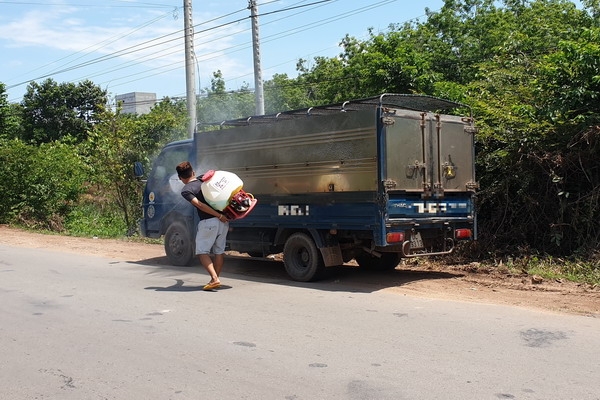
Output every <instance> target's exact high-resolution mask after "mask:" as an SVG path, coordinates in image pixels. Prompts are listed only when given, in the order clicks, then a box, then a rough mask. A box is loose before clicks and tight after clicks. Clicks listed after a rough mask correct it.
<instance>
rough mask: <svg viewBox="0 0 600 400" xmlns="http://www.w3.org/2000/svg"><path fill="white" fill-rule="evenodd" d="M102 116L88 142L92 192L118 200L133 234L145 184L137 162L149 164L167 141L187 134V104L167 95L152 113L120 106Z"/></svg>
mask: <svg viewBox="0 0 600 400" xmlns="http://www.w3.org/2000/svg"><path fill="white" fill-rule="evenodd" d="M99 118H100V121H101V122H100V123H98V124H95V125H94V126H93V128H92V130H91V132H90V133H89V136H88V140H87V141H86V143H85V146H84V149H85V150H84V152H85V154H86V158H87V160H88V163H89V165H90V167H91V168H92V171H93V173H92V175H91V176H90V183H92V185H93V186H92V188H93V190H91V194H92V195H93V196H97V199H96V201H98V202H104V203H112V204H116V205H117V207H118V208H119V210H120V211H121V213H122V216H123V219H124V221H125V225H126V226H127V230H128V233H130V234H131V233H133V232H135V230H136V228H137V227H136V224H137V220H138V218H139V217H140V215H139V214H140V212H141V209H140V207H139V201H140V196H141V191H140V189H141V188H140V186H139V182H138V181H137V180H136V179H135V177H134V175H133V164H134V162H136V161H141V162H142V163H143V164H145V166H146V167H149V165H150V161H151V158H152V156H153V155H155V154H156V153H157V152H158V151H159V149H160V148H161V147H162V146H163V145H165V144H166V143H168V142H169V141H172V140H180V139H183V138H184V137H185V135H186V130H187V128H186V121H187V118H186V108H185V104H184V103H182V102H180V101H171V100H170V99H168V98H165V99H163V100H162V101H161V102H160V103H159V104H157V105H156V106H155V107H153V108H152V110H151V111H150V113H148V114H144V115H139V116H138V115H127V114H122V113H121V111H120V109H117V110H116V111H112V110H106V111H104V112H103V113H102V114H99ZM94 189H95V190H94Z"/></svg>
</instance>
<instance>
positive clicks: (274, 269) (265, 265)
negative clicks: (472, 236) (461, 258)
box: [130, 256, 463, 293]
mask: <svg viewBox="0 0 600 400" xmlns="http://www.w3.org/2000/svg"><path fill="white" fill-rule="evenodd" d="M130 263H132V264H137V265H141V266H144V267H146V268H147V273H148V274H158V275H161V276H164V277H170V278H172V279H173V281H174V283H173V284H171V285H168V286H165V287H147V288H146V289H148V290H156V291H176V292H194V291H199V290H202V288H203V286H204V283H202V284H200V285H199V284H198V283H197V282H198V280H200V282H204V280H206V281H208V275H207V273H206V272H205V271H204V269H203V268H202V267H201V266H200V264H199V263H194V264H192V265H191V266H189V267H178V266H173V265H171V264H170V263H169V260H168V259H167V257H155V258H149V259H146V260H140V261H135V262H133V261H132V262H130ZM462 276H463V275H462V274H460V273H450V272H441V271H423V270H414V269H409V268H403V266H402V264H400V265H399V266H398V267H396V269H394V270H389V271H368V270H364V269H361V268H358V267H356V266H352V265H344V266H340V267H334V268H329V269H328V270H327V274H326V276H325V277H324V278H323V279H321V280H318V281H315V282H295V281H292V280H291V279H290V278H289V277H288V275H287V273H286V271H285V267H284V265H283V262H282V261H278V260H268V259H262V258H252V257H244V256H227V257H226V259H225V267H224V271H223V274H222V277H223V278H224V280H225V281H226V280H227V279H238V280H245V281H251V282H262V283H267V284H277V285H285V286H294V287H304V288H310V289H316V290H324V291H344V292H357V293H358V292H360V293H371V292H375V291H378V290H381V289H385V288H391V287H400V286H406V285H409V284H411V283H413V282H417V281H423V280H426V281H431V280H437V279H456V278H460V277H462ZM205 278H206V279H205ZM186 281H188V282H190V281H194V284H186V283H185V282H186ZM227 288H228V286H227V285H223V286H222V287H221V289H227Z"/></svg>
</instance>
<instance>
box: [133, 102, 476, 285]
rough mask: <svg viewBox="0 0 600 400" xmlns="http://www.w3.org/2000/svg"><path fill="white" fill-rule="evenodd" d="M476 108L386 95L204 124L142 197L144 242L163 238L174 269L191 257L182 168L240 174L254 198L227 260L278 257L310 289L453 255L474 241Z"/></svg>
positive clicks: (163, 158) (158, 168) (161, 159)
mask: <svg viewBox="0 0 600 400" xmlns="http://www.w3.org/2000/svg"><path fill="white" fill-rule="evenodd" d="M475 133H476V128H475V125H474V121H473V118H472V115H471V112H470V109H469V108H468V107H467V106H465V105H463V104H460V103H456V102H453V101H448V100H445V99H440V98H436V97H431V96H422V95H403V94H382V95H380V96H376V97H371V98H365V99H357V100H351V101H346V102H343V103H339V104H332V105H325V106H316V107H311V108H306V109H301V110H293V111H286V112H281V113H278V114H273V115H261V116H251V117H248V118H242V119H235V120H228V121H222V122H219V123H218V124H214V125H207V126H206V129H204V130H203V131H200V132H197V133H196V134H195V135H194V137H193V138H192V139H189V140H182V141H176V142H173V143H169V144H168V145H166V146H165V147H164V149H163V150H162V151H161V153H160V154H159V155H158V157H157V158H156V159H155V161H154V163H153V165H152V169H151V171H150V173H149V175H148V177H147V180H146V185H145V189H144V193H143V201H142V207H143V217H142V219H141V220H140V231H141V234H142V235H143V236H146V237H151V238H159V237H161V236H164V245H165V252H166V254H167V256H168V258H169V260H170V262H171V263H173V264H174V265H188V264H190V263H191V262H192V261H193V260H195V256H194V236H195V231H196V223H197V216H196V211H195V209H194V207H191V206H190V205H189V203H188V202H187V201H185V200H184V199H183V198H182V197H181V195H180V190H181V187H182V183H181V182H180V181H179V179H178V178H177V174H176V172H175V166H176V165H177V164H178V163H180V162H181V161H184V160H189V161H190V162H191V163H192V165H194V167H195V171H196V174H197V175H198V176H201V175H202V173H203V172H205V171H207V170H211V169H213V170H223V171H229V172H233V173H235V174H237V175H238V176H239V177H240V178H241V179H242V180H243V182H244V190H245V191H246V192H249V193H252V194H253V195H254V197H255V198H257V199H258V203H257V205H256V207H255V208H254V209H253V211H252V212H251V213H250V214H249V215H248V216H246V217H245V218H242V219H238V220H235V221H232V222H231V223H230V232H229V234H228V249H229V250H231V251H237V252H240V253H247V254H249V255H250V256H252V257H266V256H268V255H271V254H281V253H283V263H284V266H285V269H286V271H287V273H288V275H289V276H290V277H291V279H293V280H297V281H312V280H317V279H319V278H320V277H322V276H323V274H324V272H326V270H327V268H328V267H334V266H339V265H342V264H344V263H347V262H349V261H351V260H355V261H356V263H358V265H359V266H360V267H362V268H370V269H378V270H383V269H392V268H395V267H396V266H397V265H398V264H399V262H400V261H401V258H403V257H418V256H428V255H429V256H430V255H444V254H450V253H452V252H453V251H454V249H455V248H456V246H457V244H458V242H460V241H464V240H474V239H476V235H477V230H476V213H475V205H474V200H475V195H476V190H477V183H476V180H475V167H474V165H475V163H474V160H475V154H474V136H475Z"/></svg>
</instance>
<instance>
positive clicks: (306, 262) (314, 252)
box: [283, 233, 325, 282]
mask: <svg viewBox="0 0 600 400" xmlns="http://www.w3.org/2000/svg"><path fill="white" fill-rule="evenodd" d="M283 264H284V265H285V270H286V271H287V273H288V275H289V276H290V278H292V279H293V280H295V281H299V282H309V281H314V280H317V279H319V278H320V277H321V276H322V275H323V273H324V272H325V263H324V262H323V257H321V252H320V251H319V249H318V248H317V246H316V245H315V242H314V241H313V240H312V238H311V237H310V236H308V235H306V234H304V233H294V234H293V235H292V236H290V237H289V238H288V240H287V241H286V242H285V246H284V247H283Z"/></svg>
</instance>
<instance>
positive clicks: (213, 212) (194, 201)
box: [190, 197, 227, 220]
mask: <svg viewBox="0 0 600 400" xmlns="http://www.w3.org/2000/svg"><path fill="white" fill-rule="evenodd" d="M190 203H192V205H193V206H194V207H196V208H197V209H199V210H200V211H204V212H205V213H207V214H210V215H212V216H215V217H217V218H219V219H222V220H226V219H227V217H225V215H223V214H221V213H220V212H218V211H216V210H215V209H214V208H212V207H211V206H209V205H208V204H204V203H203V202H201V201H200V200H198V198H196V197H194V198H193V199H191V200H190ZM221 217H223V218H221Z"/></svg>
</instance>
